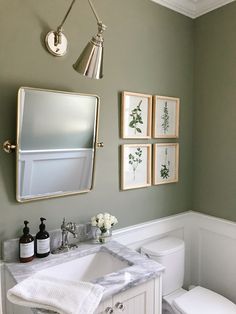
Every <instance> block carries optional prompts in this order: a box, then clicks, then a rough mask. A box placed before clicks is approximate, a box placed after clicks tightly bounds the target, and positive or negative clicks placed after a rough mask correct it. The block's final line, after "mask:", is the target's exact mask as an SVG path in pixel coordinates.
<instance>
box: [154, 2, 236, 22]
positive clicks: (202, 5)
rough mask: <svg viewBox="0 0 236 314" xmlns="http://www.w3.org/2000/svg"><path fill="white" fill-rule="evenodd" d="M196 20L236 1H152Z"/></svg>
mask: <svg viewBox="0 0 236 314" xmlns="http://www.w3.org/2000/svg"><path fill="white" fill-rule="evenodd" d="M151 1H153V2H156V3H158V4H160V5H162V6H164V7H167V8H169V9H171V10H174V11H176V12H179V13H181V14H184V15H186V16H188V17H191V18H192V19H195V18H197V17H199V16H201V15H203V14H205V13H208V12H210V11H213V10H215V9H217V8H219V7H222V6H224V5H226V4H228V3H230V2H234V1H235V0H151Z"/></svg>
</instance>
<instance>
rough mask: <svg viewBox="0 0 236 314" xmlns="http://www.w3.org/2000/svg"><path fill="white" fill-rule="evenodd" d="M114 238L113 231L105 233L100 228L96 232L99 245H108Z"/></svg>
mask: <svg viewBox="0 0 236 314" xmlns="http://www.w3.org/2000/svg"><path fill="white" fill-rule="evenodd" d="M111 237H112V231H111V229H109V230H106V231H103V232H102V230H101V229H99V228H97V230H96V232H95V238H96V242H97V243H101V244H104V243H107V242H109V241H110V240H111Z"/></svg>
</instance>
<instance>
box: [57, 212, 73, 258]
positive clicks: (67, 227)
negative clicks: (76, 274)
mask: <svg viewBox="0 0 236 314" xmlns="http://www.w3.org/2000/svg"><path fill="white" fill-rule="evenodd" d="M61 231H62V234H61V246H60V247H59V248H57V249H56V250H54V251H52V253H53V254H58V253H63V252H68V251H69V250H72V249H75V248H77V247H78V246H77V245H76V244H72V243H71V244H69V240H68V235H69V233H71V234H73V236H74V238H77V233H76V224H75V223H73V222H68V223H66V219H65V218H63V221H62V225H61Z"/></svg>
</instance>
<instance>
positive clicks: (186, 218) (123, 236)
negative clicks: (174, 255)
mask: <svg viewBox="0 0 236 314" xmlns="http://www.w3.org/2000/svg"><path fill="white" fill-rule="evenodd" d="M190 219H192V216H191V212H184V213H181V214H177V215H172V216H169V217H164V218H160V219H156V220H152V221H148V222H146V223H142V224H138V225H134V226H131V227H127V228H123V229H119V230H116V231H114V233H113V236H114V239H115V240H116V241H118V242H120V243H122V244H124V245H127V246H128V247H130V248H131V249H134V250H138V251H139V249H140V248H141V246H142V245H144V244H146V243H148V242H151V241H154V240H156V239H159V238H163V237H165V236H174V237H178V238H180V239H183V240H184V242H185V246H186V250H185V260H186V262H185V280H184V286H185V287H188V286H189V285H190V284H191V265H190V261H191V221H190Z"/></svg>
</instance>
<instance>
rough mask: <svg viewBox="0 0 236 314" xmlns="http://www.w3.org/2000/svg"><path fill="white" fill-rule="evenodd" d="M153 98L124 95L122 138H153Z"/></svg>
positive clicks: (130, 94)
mask: <svg viewBox="0 0 236 314" xmlns="http://www.w3.org/2000/svg"><path fill="white" fill-rule="evenodd" d="M151 116H152V96H151V95H147V94H138V93H132V92H123V93H122V103H121V137H122V138H127V139H144V138H151V123H152V118H151Z"/></svg>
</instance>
